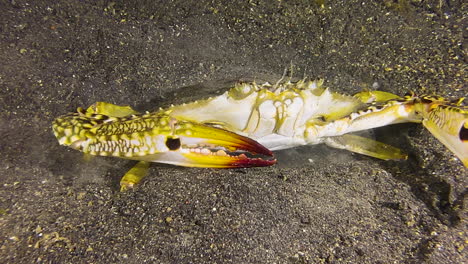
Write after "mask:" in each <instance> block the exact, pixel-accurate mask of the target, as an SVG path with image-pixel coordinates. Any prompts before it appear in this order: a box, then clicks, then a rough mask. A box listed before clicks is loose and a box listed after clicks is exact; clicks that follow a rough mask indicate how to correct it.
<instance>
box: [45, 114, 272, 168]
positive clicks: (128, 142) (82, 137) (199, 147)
mask: <svg viewBox="0 0 468 264" xmlns="http://www.w3.org/2000/svg"><path fill="white" fill-rule="evenodd" d="M101 112H102V110H101V111H100V112H98V113H95V112H93V111H91V112H84V110H82V109H80V110H79V111H78V113H72V114H69V115H65V116H62V117H59V118H57V119H56V120H55V121H54V124H53V129H54V133H55V136H56V137H57V139H58V140H59V143H60V144H61V145H66V146H69V147H71V148H74V149H77V150H80V151H82V152H84V153H86V154H90V155H94V156H114V157H120V158H125V159H133V160H141V161H148V162H158V163H167V164H173V165H178V166H186V167H205V168H242V167H263V166H270V165H273V164H275V163H276V160H275V159H274V158H272V156H273V154H272V152H271V151H270V150H268V149H267V148H265V147H264V146H262V145H260V144H259V143H258V142H256V141H255V140H252V139H250V138H247V137H244V136H241V135H238V134H235V133H233V132H230V131H227V130H224V129H221V128H216V127H212V126H208V125H204V124H201V123H197V122H192V121H188V120H181V119H176V118H173V117H171V116H170V115H167V114H165V113H151V114H143V115H140V114H133V115H128V116H124V117H120V116H117V115H112V116H111V115H103V114H101Z"/></svg>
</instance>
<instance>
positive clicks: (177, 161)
mask: <svg viewBox="0 0 468 264" xmlns="http://www.w3.org/2000/svg"><path fill="white" fill-rule="evenodd" d="M174 128H175V133H174V135H175V136H168V137H166V139H165V145H166V146H167V148H168V151H163V152H160V153H155V154H154V155H149V156H147V157H144V160H147V161H152V162H160V163H168V164H173V165H179V166H186V167H205V168H245V167H265V166H271V165H273V164H275V163H276V159H274V158H272V156H273V153H272V152H271V151H270V150H269V149H267V148H266V147H264V146H262V145H261V144H260V143H258V142H257V141H255V140H253V139H250V138H248V137H244V136H241V135H239V134H236V133H233V132H230V131H227V130H224V129H221V128H215V127H211V126H207V125H203V124H199V123H194V122H188V121H178V122H177V123H176V124H175V125H174ZM177 135H179V136H177Z"/></svg>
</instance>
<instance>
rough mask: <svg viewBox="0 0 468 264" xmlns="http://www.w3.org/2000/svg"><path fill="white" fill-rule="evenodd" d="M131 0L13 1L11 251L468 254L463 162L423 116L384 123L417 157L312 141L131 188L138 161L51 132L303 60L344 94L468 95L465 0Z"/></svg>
mask: <svg viewBox="0 0 468 264" xmlns="http://www.w3.org/2000/svg"><path fill="white" fill-rule="evenodd" d="M133 2H135V1H114V2H110V1H105V0H101V1H91V0H88V1H70V0H61V1H21V0H11V1H6V0H3V1H1V2H0V11H1V15H0V109H1V112H0V135H1V138H0V151H1V153H2V158H1V159H0V175H1V176H0V238H1V244H0V262H1V263H424V262H426V263H462V262H464V261H465V262H466V261H467V258H466V255H467V249H466V246H467V242H466V241H467V234H466V230H467V229H466V220H467V210H466V209H465V206H466V201H467V200H466V199H467V198H466V194H467V190H466V186H468V183H467V178H468V177H467V169H465V168H464V167H463V165H462V164H461V162H460V161H458V160H457V159H455V158H454V156H453V155H452V154H451V153H450V152H449V151H448V150H447V149H445V148H444V147H443V146H442V145H441V144H440V143H439V142H438V141H437V140H436V139H434V138H433V137H432V136H431V135H430V133H429V132H427V131H426V130H424V128H423V127H422V126H421V125H417V124H403V125H398V126H393V127H387V128H381V129H378V130H376V131H374V134H375V136H376V138H377V139H378V140H381V141H384V142H386V143H389V144H392V145H395V146H398V147H401V148H402V149H404V150H405V151H406V152H408V153H409V154H410V158H409V160H408V161H403V162H385V161H379V160H376V159H373V158H368V157H364V156H360V155H356V154H352V153H349V152H346V151H340V150H334V149H330V148H327V147H325V146H310V147H304V148H299V149H295V150H290V151H287V152H282V153H278V158H279V164H278V165H277V166H273V167H269V168H254V169H238V170H215V169H191V168H181V167H171V166H159V165H154V166H152V168H151V171H150V176H148V177H147V178H146V179H145V181H144V183H143V184H142V185H140V186H139V187H138V188H137V189H136V190H135V191H131V192H127V193H119V192H118V181H119V178H120V176H121V175H123V173H125V171H126V169H128V168H129V167H130V166H131V165H132V164H133V163H132V162H130V161H126V160H120V159H113V158H101V157H99V158H95V159H93V160H91V161H90V162H85V161H83V158H82V155H81V153H79V152H77V151H73V150H70V149H67V148H65V147H61V146H59V145H58V143H57V141H56V140H55V138H54V136H53V135H52V132H51V121H52V120H53V119H54V118H55V117H57V116H59V115H61V114H64V113H66V112H69V111H73V110H75V109H76V107H78V106H88V105H90V104H92V103H94V102H96V101H107V102H112V103H116V104H130V105H133V106H135V107H137V108H138V109H153V108H156V107H158V106H161V105H167V104H170V103H180V102H181V101H183V100H187V98H188V97H187V94H192V95H193V94H204V93H206V92H207V91H208V90H211V91H212V90H213V89H214V90H218V91H222V90H223V88H225V87H227V84H228V83H230V82H232V81H236V80H240V79H243V78H265V76H270V77H271V78H272V79H273V81H274V80H275V79H277V78H279V77H280V76H281V74H282V73H283V70H284V69H285V68H289V66H290V64H291V63H292V64H293V65H294V76H295V77H302V76H303V75H306V76H309V77H312V78H325V79H326V83H327V86H329V87H331V88H333V90H335V91H339V92H344V93H348V94H352V93H355V92H358V91H360V90H362V89H370V88H372V87H373V85H374V86H378V88H379V89H380V90H384V91H389V92H394V93H397V94H404V93H405V92H407V91H410V90H413V91H415V92H417V93H437V94H439V95H442V96H447V97H450V98H457V97H461V96H466V95H467V94H468V92H467V88H466V79H467V75H466V57H465V54H466V49H463V43H464V42H465V44H466V40H465V38H464V37H463V34H465V35H466V31H464V27H465V26H466V24H465V25H463V23H462V18H463V14H465V15H466V13H467V7H468V6H467V5H466V4H465V5H463V4H462V2H463V1H461V0H460V1H436V0H429V1H391V0H385V1H372V3H371V1H328V0H327V1H216V0H214V1H193V3H194V4H187V2H188V1H140V3H139V4H131V3H133ZM153 2H158V3H153ZM232 2H238V3H232ZM320 2H324V3H325V6H324V8H321V7H320ZM409 2H411V3H409ZM465 48H466V47H465ZM182 87H186V88H185V89H182V90H179V92H177V91H178V90H177V89H179V88H182ZM187 87H188V88H187ZM180 91H182V92H180ZM187 91H188V92H187ZM176 92H177V94H176ZM309 159H310V160H309Z"/></svg>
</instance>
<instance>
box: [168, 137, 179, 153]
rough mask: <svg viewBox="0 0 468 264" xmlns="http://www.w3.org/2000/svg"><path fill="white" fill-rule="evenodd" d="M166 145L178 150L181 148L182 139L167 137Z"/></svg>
mask: <svg viewBox="0 0 468 264" xmlns="http://www.w3.org/2000/svg"><path fill="white" fill-rule="evenodd" d="M166 147H167V148H168V149H169V150H178V149H179V148H180V139H178V138H170V137H168V138H167V139H166Z"/></svg>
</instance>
